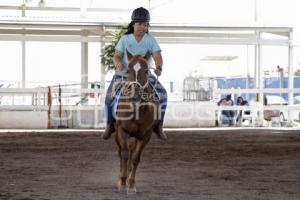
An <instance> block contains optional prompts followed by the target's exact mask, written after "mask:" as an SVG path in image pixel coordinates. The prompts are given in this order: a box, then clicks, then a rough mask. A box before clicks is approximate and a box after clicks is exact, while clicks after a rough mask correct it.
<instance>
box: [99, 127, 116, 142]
mask: <svg viewBox="0 0 300 200" xmlns="http://www.w3.org/2000/svg"><path fill="white" fill-rule="evenodd" d="M115 131H116V129H115V126H114V124H107V125H106V127H105V131H104V133H103V134H102V136H101V137H102V139H103V140H107V139H109V138H110V136H111V134H113V133H114V132H115Z"/></svg>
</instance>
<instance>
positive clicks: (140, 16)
mask: <svg viewBox="0 0 300 200" xmlns="http://www.w3.org/2000/svg"><path fill="white" fill-rule="evenodd" d="M131 20H132V21H133V22H149V21H150V13H149V11H148V10H147V9H145V8H143V7H139V8H136V9H134V11H133V12H132V14H131Z"/></svg>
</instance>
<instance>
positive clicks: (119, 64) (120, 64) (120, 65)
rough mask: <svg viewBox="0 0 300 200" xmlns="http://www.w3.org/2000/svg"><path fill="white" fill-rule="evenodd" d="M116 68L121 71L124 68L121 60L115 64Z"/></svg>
mask: <svg viewBox="0 0 300 200" xmlns="http://www.w3.org/2000/svg"><path fill="white" fill-rule="evenodd" d="M116 69H117V70H118V71H122V70H124V65H123V64H122V63H121V62H119V63H118V64H117V65H116Z"/></svg>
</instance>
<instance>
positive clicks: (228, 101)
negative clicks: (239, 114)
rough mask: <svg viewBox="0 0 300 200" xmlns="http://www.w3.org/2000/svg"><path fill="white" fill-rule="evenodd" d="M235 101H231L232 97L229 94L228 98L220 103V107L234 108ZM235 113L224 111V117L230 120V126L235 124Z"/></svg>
mask: <svg viewBox="0 0 300 200" xmlns="http://www.w3.org/2000/svg"><path fill="white" fill-rule="evenodd" d="M233 104H234V103H233V100H232V99H231V95H230V94H228V95H227V96H226V98H223V99H221V100H220V101H219V102H218V106H220V105H221V106H233ZM234 114H235V113H234V111H233V110H222V115H224V116H225V117H226V118H225V119H227V120H228V124H229V126H232V125H233V124H234V123H233V121H234V120H233V118H234Z"/></svg>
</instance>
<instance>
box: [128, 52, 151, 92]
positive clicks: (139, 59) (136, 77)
mask: <svg viewBox="0 0 300 200" xmlns="http://www.w3.org/2000/svg"><path fill="white" fill-rule="evenodd" d="M150 55H151V54H150V53H149V52H147V53H146V55H145V56H141V55H135V56H133V55H131V54H130V53H129V52H128V51H127V58H128V69H127V81H129V82H136V83H138V84H139V85H140V86H142V87H143V86H145V85H146V84H147V83H148V76H149V68H148V59H149V58H150Z"/></svg>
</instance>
